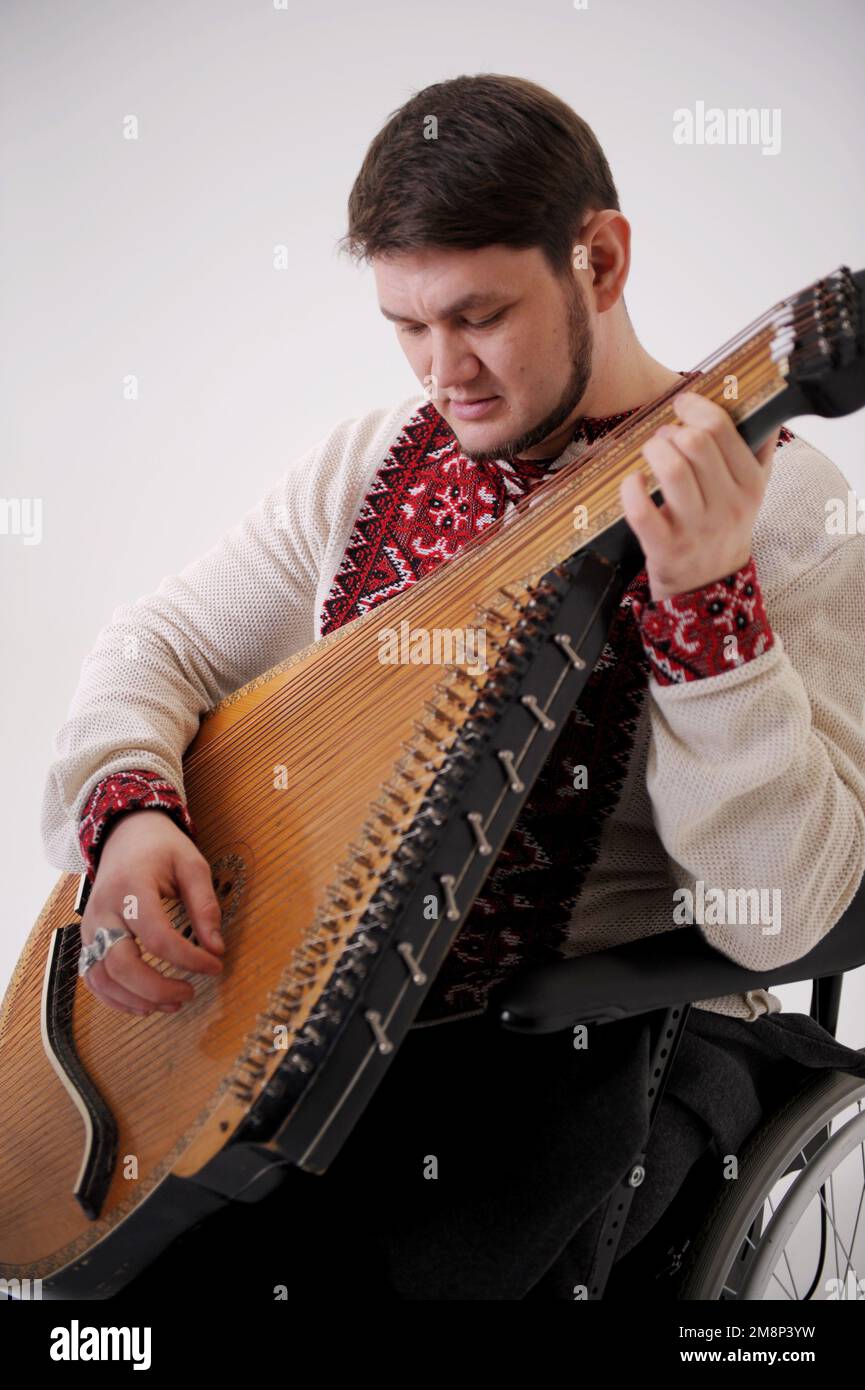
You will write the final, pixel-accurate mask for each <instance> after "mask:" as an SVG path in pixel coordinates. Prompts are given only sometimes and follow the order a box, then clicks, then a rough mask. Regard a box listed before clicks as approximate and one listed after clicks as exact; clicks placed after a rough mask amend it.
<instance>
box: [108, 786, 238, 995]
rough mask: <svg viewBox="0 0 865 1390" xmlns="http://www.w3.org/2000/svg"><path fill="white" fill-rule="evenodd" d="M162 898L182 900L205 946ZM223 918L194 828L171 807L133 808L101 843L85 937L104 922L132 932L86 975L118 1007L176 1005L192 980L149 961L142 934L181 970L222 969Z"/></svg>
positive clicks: (209, 972)
mask: <svg viewBox="0 0 865 1390" xmlns="http://www.w3.org/2000/svg"><path fill="white" fill-rule="evenodd" d="M163 898H178V899H179V900H180V901H181V902H182V903H183V905H184V907H185V908H186V912H187V916H188V917H189V921H190V923H191V925H192V929H193V931H194V932H195V935H196V937H197V938H198V940H199V941H200V942H201V945H200V946H195V945H193V943H192V942H191V941H189V940H187V939H186V938H185V937H183V936H181V934H180V932H179V931H178V930H177V929H176V928H175V927H173V926H172V925H171V920H170V918H169V917H168V914H167V913H166V912H165V910H164V908H163V906H162V902H161V899H163ZM124 909H125V910H124ZM221 921H222V912H221V909H220V906H219V902H218V901H217V898H216V894H215V892H214V890H213V880H212V878H211V872H210V865H209V864H208V862H207V860H206V859H205V858H204V855H203V854H201V852H200V851H199V850H198V849H196V847H195V845H194V844H193V842H192V840H191V839H190V838H189V836H188V835H186V834H185V833H184V832H183V831H182V830H181V829H180V828H179V826H177V825H175V824H174V821H173V820H171V819H170V817H169V816H167V815H166V814H165V812H164V811H155V810H150V809H148V810H140V811H130V812H129V813H128V814H127V815H125V816H123V817H122V818H120V819H119V820H118V821H117V822H116V823H115V824H114V825H113V826H112V827H111V829H110V831H109V834H108V838H107V839H106V841H105V844H104V846H103V848H102V853H101V855H100V859H99V866H98V868H97V871H96V877H95V879H94V881H93V886H92V888H91V891H90V897H89V898H88V900H87V906H86V908H85V910H84V916H83V917H82V919H81V944H82V945H83V946H89V945H90V944H91V943H92V941H93V939H94V937H95V935H96V931H97V929H98V928H99V927H123V928H124V929H125V930H126V931H127V932H130V933H132V935H130V937H129V939H128V940H127V941H118V943H117V944H116V945H115V946H112V947H111V949H110V950H109V951H108V952H107V954H106V956H105V959H104V960H101V961H97V962H96V964H95V965H92V966H91V967H90V969H89V970H88V971H87V973H86V974H85V976H84V982H85V984H86V985H87V987H88V988H89V989H90V990H91V991H92V993H93V994H95V995H96V996H97V998H99V999H101V1000H102V1001H103V1003H105V1004H109V1005H110V1006H111V1008H113V1009H121V1010H122V1011H123V1012H125V1013H133V1014H149V1013H152V1012H153V1010H154V1009H160V1010H162V1011H163V1012H165V1013H176V1012H177V1010H178V1009H180V1008H181V1007H182V1006H183V1004H185V1003H186V1002H187V1001H188V1000H189V999H192V998H193V997H194V994H195V991H194V989H193V988H192V985H191V984H189V983H188V981H186V980H175V979H170V978H168V977H167V976H165V975H163V974H161V973H160V971H159V970H157V969H155V968H154V966H152V965H146V964H145V962H144V961H143V960H142V959H141V952H140V950H139V948H138V944H137V942H136V939H135V938H136V937H137V938H138V940H139V941H140V942H141V945H142V946H143V947H144V949H145V950H147V951H149V952H150V954H151V955H154V956H158V957H159V958H160V959H161V960H164V961H168V962H170V964H171V965H176V966H178V968H179V969H181V970H189V971H192V972H196V973H200V974H205V975H217V974H219V973H220V971H221V970H222V962H221V961H220V960H219V959H218V958H217V957H218V956H219V955H220V954H221V953H222V952H223V951H224V949H225V947H224V944H223V941H222V936H221V934H220V930H219V928H220V924H221Z"/></svg>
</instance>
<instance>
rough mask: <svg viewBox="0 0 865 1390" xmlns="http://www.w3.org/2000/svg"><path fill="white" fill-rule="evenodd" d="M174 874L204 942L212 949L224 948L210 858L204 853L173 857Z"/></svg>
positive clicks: (185, 903)
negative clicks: (207, 858) (209, 862)
mask: <svg viewBox="0 0 865 1390" xmlns="http://www.w3.org/2000/svg"><path fill="white" fill-rule="evenodd" d="M174 874H175V878H176V880H177V890H178V892H179V894H180V897H181V899H182V901H183V905H184V907H185V908H186V913H187V916H188V917H189V920H190V922H191V923H192V929H193V931H194V932H195V935H196V936H197V938H198V940H199V941H200V942H201V945H202V946H204V947H207V948H208V949H210V950H212V951H224V950H225V943H224V941H223V939H222V932H221V930H220V928H221V925H222V908H221V907H220V906H219V899H218V898H217V896H216V894H215V893H214V891H213V879H212V878H211V872H210V865H209V864H208V862H207V860H206V859H205V858H204V856H203V855H188V854H184V855H179V856H178V857H177V859H175V861H174Z"/></svg>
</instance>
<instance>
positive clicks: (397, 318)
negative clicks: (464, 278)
mask: <svg viewBox="0 0 865 1390" xmlns="http://www.w3.org/2000/svg"><path fill="white" fill-rule="evenodd" d="M501 298H502V294H501V292H498V293H497V292H495V291H490V292H489V293H488V294H482V293H481V292H480V291H479V290H476V291H475V292H474V293H473V294H464V295H463V297H462V299H455V300H454V302H453V304H449V305H448V306H447V308H446V309H443V310H442V312H441V313H440V314H437V315H436V318H437V319H439V320H440V319H449V318H452V317H453V315H454V314H461V313H462V312H463V310H464V309H481V308H483V306H484V305H485V304H493V303H495V301H496V300H499V299H501ZM379 308H380V309H381V312H382V313H383V314H384V316H385V318H386V319H390V320H391V322H392V323H413V322H415V320H414V319H410V318H406V317H405V315H404V314H394V313H393V312H392V311H391V310H390V309H386V308H385V307H384V305H383V304H380V305H379Z"/></svg>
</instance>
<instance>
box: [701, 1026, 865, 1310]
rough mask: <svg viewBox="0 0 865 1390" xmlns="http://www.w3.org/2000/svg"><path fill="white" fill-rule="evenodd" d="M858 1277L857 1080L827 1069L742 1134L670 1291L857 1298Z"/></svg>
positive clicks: (864, 1213) (862, 1136) (864, 1150)
mask: <svg viewBox="0 0 865 1390" xmlns="http://www.w3.org/2000/svg"><path fill="white" fill-rule="evenodd" d="M861 1050H862V1051H865V1049H861ZM857 1252H858V1259H857ZM863 1274H865V1081H863V1079H862V1077H860V1076H853V1075H851V1074H850V1073H849V1072H842V1071H829V1072H824V1073H820V1074H819V1075H818V1076H816V1077H815V1078H813V1079H811V1080H809V1081H808V1082H807V1083H806V1085H805V1086H804V1087H803V1088H802V1089H801V1090H800V1091H798V1092H797V1093H796V1095H794V1096H793V1097H792V1098H791V1099H790V1100H789V1101H787V1103H786V1104H785V1105H784V1106H783V1107H782V1108H781V1109H780V1110H779V1111H778V1112H777V1113H776V1114H775V1115H773V1116H772V1117H771V1118H770V1119H769V1120H767V1121H766V1123H765V1124H764V1125H763V1126H761V1127H760V1128H759V1129H757V1130H756V1131H755V1133H754V1134H753V1135H752V1137H751V1139H750V1140H749V1141H748V1144H747V1145H746V1147H745V1149H744V1151H743V1153H742V1155H741V1158H740V1162H739V1175H738V1178H737V1179H735V1180H734V1179H728V1180H726V1181H725V1182H724V1183H723V1185H722V1189H721V1191H720V1193H719V1194H718V1196H717V1198H716V1201H715V1203H714V1205H713V1206H712V1208H711V1209H710V1211H709V1213H708V1215H707V1217H706V1219H705V1221H704V1222H703V1224H702V1226H701V1227H700V1229H699V1231H698V1232H697V1234H696V1235H695V1236H694V1239H693V1241H692V1243H691V1245H690V1248H689V1250H688V1252H687V1255H686V1259H685V1261H684V1263H683V1266H682V1269H681V1273H680V1277H679V1281H678V1284H677V1292H676V1294H675V1297H676V1298H677V1299H680V1300H682V1299H683V1300H697V1299H717V1300H721V1301H726V1300H734V1299H738V1300H765V1299H780V1300H784V1299H787V1300H790V1301H791V1302H808V1301H817V1300H833V1299H846V1298H853V1299H855V1298H857V1297H858V1298H860V1299H861V1298H863V1297H865V1279H863V1277H862V1275H863Z"/></svg>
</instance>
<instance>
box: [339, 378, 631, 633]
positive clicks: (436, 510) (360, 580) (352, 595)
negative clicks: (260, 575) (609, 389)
mask: <svg viewBox="0 0 865 1390" xmlns="http://www.w3.org/2000/svg"><path fill="white" fill-rule="evenodd" d="M612 418H614V419H615V420H616V421H617V422H618V420H619V419H620V418H624V417H623V416H621V417H620V416H615V417H612ZM549 472H550V464H549V461H544V460H532V459H515V460H514V461H513V462H512V463H506V462H504V461H499V462H496V463H474V462H473V461H472V460H471V459H467V458H465V457H464V455H462V454H461V453H460V450H459V444H458V441H457V439H456V437H455V435H454V434H453V431H452V430H451V429H450V428H449V426H448V425H447V424H446V423H445V421H444V419H443V417H442V416H441V415H440V414H439V412H438V411H437V410H436V408H435V406H434V405H433V404H432V402H429V403H428V404H426V405H423V406H421V407H420V409H419V410H418V411H417V413H416V414H415V415H414V416H413V417H412V419H411V420H410V421H409V422H408V424H407V425H406V426H405V428H404V429H403V431H402V433H401V434H400V437H399V439H398V440H397V441H396V443H395V444H394V445H393V446H392V448H391V450H390V453H389V454H388V457H387V458H386V459H385V461H384V463H383V464H382V466H381V468H380V469H379V470H378V473H377V474H376V476H375V478H374V480H373V482H372V484H371V486H370V490H369V492H368V494H367V496H366V498H365V500H364V502H363V504H362V506H361V508H360V511H359V512H358V516H357V521H356V523H355V527H354V530H353V532H352V535H351V539H350V540H349V543H348V545H347V547H346V551H345V555H344V557H343V560H342V562H341V564H340V567H339V569H338V570H337V572H336V575H335V577H334V581H333V585H332V588H331V591H330V594H329V595H328V597H327V599H326V600H325V602H324V606H323V609H322V614H321V633H322V636H324V635H325V634H326V633H328V632H333V631H334V630H335V629H336V628H338V627H342V625H343V623H346V622H348V621H349V620H350V619H351V618H356V617H359V615H360V614H361V613H366V612H368V611H369V609H371V608H374V607H375V606H376V605H377V604H379V603H383V602H384V601H385V600H386V599H388V598H392V597H393V595H394V594H398V593H401V592H402V590H403V589H405V588H406V587H407V586H408V585H409V584H413V583H415V582H416V581H417V580H418V579H422V578H423V576H424V575H425V574H428V573H429V571H430V570H432V569H435V568H436V567H437V566H438V565H440V564H441V563H442V561H444V560H449V559H450V558H451V557H452V556H453V555H456V553H457V552H458V551H459V550H461V549H462V547H463V546H464V545H465V543H466V541H467V540H469V539H470V538H471V537H472V536H475V535H478V534H479V533H480V532H482V531H484V530H485V529H486V528H487V527H488V526H490V525H491V524H492V523H493V521H495V520H497V518H498V517H499V516H501V515H502V514H503V512H504V511H505V510H507V508H508V504H509V503H512V502H515V501H517V500H518V499H519V498H520V497H524V496H525V495H526V494H527V493H528V492H529V491H531V489H532V487H534V486H536V485H537V483H539V482H541V481H542V480H543V478H545V477H547V476H549Z"/></svg>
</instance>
